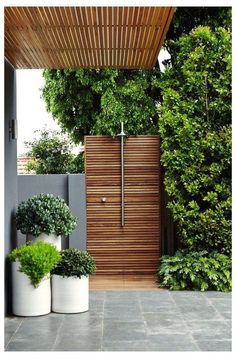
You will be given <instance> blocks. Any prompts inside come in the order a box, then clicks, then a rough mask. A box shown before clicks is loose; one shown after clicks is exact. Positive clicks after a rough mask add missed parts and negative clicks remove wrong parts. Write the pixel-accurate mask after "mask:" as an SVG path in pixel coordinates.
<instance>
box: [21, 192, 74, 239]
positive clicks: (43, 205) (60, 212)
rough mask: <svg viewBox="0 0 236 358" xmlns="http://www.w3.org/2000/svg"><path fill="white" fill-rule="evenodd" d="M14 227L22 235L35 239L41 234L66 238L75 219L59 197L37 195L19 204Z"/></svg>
mask: <svg viewBox="0 0 236 358" xmlns="http://www.w3.org/2000/svg"><path fill="white" fill-rule="evenodd" d="M16 225H17V229H18V230H20V231H21V232H22V234H31V235H34V236H35V237H37V236H39V235H40V234H42V233H45V234H48V235H49V234H54V235H57V236H59V235H63V236H67V235H69V234H70V233H71V232H72V231H73V230H74V228H75V227H76V218H75V217H74V216H73V215H72V213H71V211H70V209H69V207H68V206H67V205H66V202H65V201H64V199H62V198H61V197H60V196H54V195H52V194H39V195H35V196H33V197H32V198H30V199H28V200H26V201H23V202H21V203H20V204H19V206H18V209H17V213H16Z"/></svg>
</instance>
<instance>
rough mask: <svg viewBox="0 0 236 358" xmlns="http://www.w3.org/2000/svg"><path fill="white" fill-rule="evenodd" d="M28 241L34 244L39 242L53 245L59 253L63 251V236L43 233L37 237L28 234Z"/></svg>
mask: <svg viewBox="0 0 236 358" xmlns="http://www.w3.org/2000/svg"><path fill="white" fill-rule="evenodd" d="M27 241H32V242H33V243H35V242H37V241H44V242H48V243H49V244H53V245H54V246H55V247H56V249H57V250H58V251H61V236H56V235H54V234H50V235H48V234H45V233H42V234H40V235H39V236H37V237H35V236H33V235H31V234H27Z"/></svg>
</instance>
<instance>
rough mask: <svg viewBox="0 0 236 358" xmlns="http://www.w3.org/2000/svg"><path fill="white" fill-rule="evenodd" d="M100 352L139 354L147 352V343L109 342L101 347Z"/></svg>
mask: <svg viewBox="0 0 236 358" xmlns="http://www.w3.org/2000/svg"><path fill="white" fill-rule="evenodd" d="M102 351H112V352H115V351H120V352H124V351H125V352H129V351H136V352H137V351H138V352H140V351H149V346H148V341H147V340H142V339H140V340H138V341H109V342H105V343H104V344H103V345H102Z"/></svg>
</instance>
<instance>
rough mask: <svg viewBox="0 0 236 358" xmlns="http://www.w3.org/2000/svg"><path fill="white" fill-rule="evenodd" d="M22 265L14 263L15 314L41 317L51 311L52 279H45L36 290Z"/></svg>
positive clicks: (13, 299)
mask: <svg viewBox="0 0 236 358" xmlns="http://www.w3.org/2000/svg"><path fill="white" fill-rule="evenodd" d="M19 267H20V263H19V262H17V261H16V262H12V291H13V298H12V304H13V307H12V308H13V314H15V315H17V316H41V315H45V314H48V313H50V311H51V286H50V277H48V278H44V279H43V280H42V281H41V282H40V284H39V286H38V287H37V288H35V287H34V286H33V285H32V284H31V282H30V279H29V277H28V276H27V275H26V274H25V273H24V272H19V271H18V270H19Z"/></svg>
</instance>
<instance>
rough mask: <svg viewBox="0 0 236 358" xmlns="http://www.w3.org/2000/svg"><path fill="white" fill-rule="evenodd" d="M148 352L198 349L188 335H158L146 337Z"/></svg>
mask: <svg viewBox="0 0 236 358" xmlns="http://www.w3.org/2000/svg"><path fill="white" fill-rule="evenodd" d="M147 344H148V346H149V350H150V351H172V352H177V351H198V350H199V348H198V346H197V345H196V343H195V342H194V341H193V339H192V337H191V336H190V335H189V334H179V333H173V334H168V333H159V334H155V335H149V336H148V343H147Z"/></svg>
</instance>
